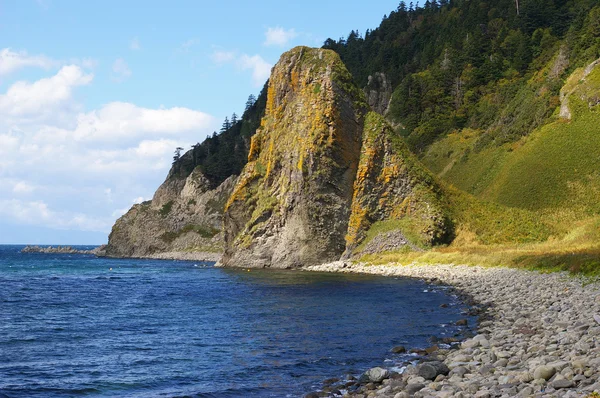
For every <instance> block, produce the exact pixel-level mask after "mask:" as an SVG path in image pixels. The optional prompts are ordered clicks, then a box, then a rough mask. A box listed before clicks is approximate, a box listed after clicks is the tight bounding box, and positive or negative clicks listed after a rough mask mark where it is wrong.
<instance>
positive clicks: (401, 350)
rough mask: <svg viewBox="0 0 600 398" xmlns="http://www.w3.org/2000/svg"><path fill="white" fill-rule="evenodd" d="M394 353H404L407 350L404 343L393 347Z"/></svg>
mask: <svg viewBox="0 0 600 398" xmlns="http://www.w3.org/2000/svg"><path fill="white" fill-rule="evenodd" d="M391 351H392V352H393V353H394V354H404V353H405V352H406V348H404V346H402V345H397V346H395V347H394V348H392V349H391Z"/></svg>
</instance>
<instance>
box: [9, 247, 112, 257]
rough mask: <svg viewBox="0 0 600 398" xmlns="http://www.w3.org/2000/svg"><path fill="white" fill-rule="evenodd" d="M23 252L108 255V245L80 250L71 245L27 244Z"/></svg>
mask: <svg viewBox="0 0 600 398" xmlns="http://www.w3.org/2000/svg"><path fill="white" fill-rule="evenodd" d="M21 253H44V254H93V255H95V256H104V255H106V245H101V246H98V247H96V248H94V249H91V250H79V249H75V248H73V247H71V246H37V245H34V246H29V245H28V246H25V247H24V248H23V249H21Z"/></svg>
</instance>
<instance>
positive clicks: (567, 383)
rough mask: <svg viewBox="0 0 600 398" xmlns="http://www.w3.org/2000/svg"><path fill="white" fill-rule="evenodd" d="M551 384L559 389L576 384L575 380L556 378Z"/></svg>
mask: <svg viewBox="0 0 600 398" xmlns="http://www.w3.org/2000/svg"><path fill="white" fill-rule="evenodd" d="M550 385H551V386H552V387H553V388H556V389H557V390H558V389H560V388H571V387H573V386H574V385H575V383H573V381H571V380H567V379H561V380H555V381H553V382H552V383H550Z"/></svg>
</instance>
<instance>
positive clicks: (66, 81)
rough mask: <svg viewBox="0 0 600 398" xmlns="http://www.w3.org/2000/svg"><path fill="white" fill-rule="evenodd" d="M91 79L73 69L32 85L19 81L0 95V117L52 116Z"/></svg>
mask: <svg viewBox="0 0 600 398" xmlns="http://www.w3.org/2000/svg"><path fill="white" fill-rule="evenodd" d="M93 78H94V75H92V74H85V73H83V71H82V70H81V68H80V67H78V66H75V65H69V66H63V67H62V68H61V69H60V70H59V71H58V73H57V74H56V75H54V76H52V77H49V78H44V79H40V80H38V81H36V82H34V83H28V82H25V81H18V82H16V83H14V84H13V85H12V86H10V87H9V88H8V90H7V92H6V94H0V114H1V115H4V116H12V117H24V116H32V115H33V116H35V117H36V118H38V119H39V118H40V116H43V115H46V116H47V115H48V114H53V113H54V112H55V111H57V110H58V109H60V108H63V107H65V106H66V105H68V103H69V102H70V101H71V99H72V92H73V88H75V87H77V86H82V85H86V84H89V83H90V82H91V81H92V79H93Z"/></svg>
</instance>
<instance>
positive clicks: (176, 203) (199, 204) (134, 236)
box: [106, 152, 236, 260]
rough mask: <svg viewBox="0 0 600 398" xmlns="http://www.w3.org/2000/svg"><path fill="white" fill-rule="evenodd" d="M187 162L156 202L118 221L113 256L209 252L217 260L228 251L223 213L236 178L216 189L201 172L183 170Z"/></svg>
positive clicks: (160, 191)
mask: <svg viewBox="0 0 600 398" xmlns="http://www.w3.org/2000/svg"><path fill="white" fill-rule="evenodd" d="M191 155H192V154H191V152H188V153H187V154H185V155H184V156H191ZM182 160H183V161H182V162H176V163H175V164H174V165H173V167H172V168H171V171H170V172H169V175H168V176H167V179H166V180H165V182H164V183H163V184H162V185H161V186H160V187H159V188H158V190H157V191H156V193H155V194H154V197H153V198H152V200H151V201H148V202H144V203H140V204H136V205H134V206H133V207H132V208H131V209H130V210H129V211H128V212H127V213H126V214H125V215H123V216H122V217H121V218H119V219H118V220H117V222H116V223H115V225H114V226H113V228H112V232H111V233H110V236H109V240H108V245H107V248H106V253H107V255H108V256H113V257H156V255H157V254H161V253H167V252H194V253H206V256H205V257H206V259H207V260H212V259H214V253H215V252H220V251H221V250H222V241H223V239H222V236H223V235H222V232H221V226H222V214H223V208H224V206H225V202H226V201H227V198H228V197H229V194H230V193H231V190H232V189H233V187H234V185H235V180H236V178H235V177H230V178H228V179H227V180H225V182H223V183H222V184H221V185H219V186H218V187H217V188H215V189H211V185H210V183H209V181H208V180H207V179H206V178H205V177H204V175H203V174H202V172H201V171H200V170H199V168H195V169H194V170H193V171H192V172H191V174H187V173H186V172H185V169H184V167H182V165H184V162H185V160H186V159H182ZM197 257H198V256H196V258H197Z"/></svg>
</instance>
